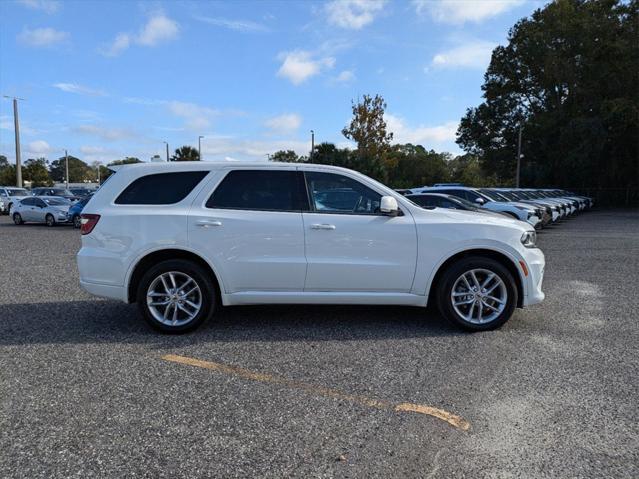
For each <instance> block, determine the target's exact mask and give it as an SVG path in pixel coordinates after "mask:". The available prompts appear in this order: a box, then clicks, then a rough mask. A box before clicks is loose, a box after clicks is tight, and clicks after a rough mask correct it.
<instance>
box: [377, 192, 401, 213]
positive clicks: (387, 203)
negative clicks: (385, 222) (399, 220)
mask: <svg viewBox="0 0 639 479" xmlns="http://www.w3.org/2000/svg"><path fill="white" fill-rule="evenodd" d="M379 210H380V211H381V212H382V214H384V215H388V216H397V215H398V214H399V205H398V204H397V200H396V199H395V198H393V197H392V196H382V201H381V202H380V205H379Z"/></svg>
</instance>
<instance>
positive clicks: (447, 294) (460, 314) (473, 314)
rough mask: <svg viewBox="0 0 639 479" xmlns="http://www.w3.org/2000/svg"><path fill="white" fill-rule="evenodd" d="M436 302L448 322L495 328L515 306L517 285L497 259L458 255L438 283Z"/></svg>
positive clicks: (471, 327) (480, 327)
mask: <svg viewBox="0 0 639 479" xmlns="http://www.w3.org/2000/svg"><path fill="white" fill-rule="evenodd" d="M437 302H438V306H439V310H440V311H441V313H442V314H443V315H444V316H445V317H446V319H448V320H449V321H451V322H452V323H454V324H456V325H457V326H460V327H462V328H464V329H466V330H469V331H487V330H490V329H495V328H498V327H499V326H501V325H503V324H504V323H505V322H506V321H508V320H509V319H510V317H511V316H512V314H513V312H514V311H515V307H516V306H517V285H516V284H515V280H514V279H513V276H512V274H510V272H509V271H508V269H507V268H506V267H504V266H503V265H502V264H501V263H500V262H498V261H496V260H494V259H491V258H484V257H481V256H477V257H467V258H462V259H461V260H460V261H458V262H457V263H455V264H453V265H452V266H451V267H449V268H448V269H447V270H446V271H445V272H444V275H443V277H442V278H441V281H440V283H439V288H438V291H437Z"/></svg>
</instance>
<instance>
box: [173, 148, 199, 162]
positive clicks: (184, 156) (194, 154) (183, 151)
mask: <svg viewBox="0 0 639 479" xmlns="http://www.w3.org/2000/svg"><path fill="white" fill-rule="evenodd" d="M171 160H172V161H199V160H200V154H199V152H198V151H197V149H196V148H193V147H192V146H188V145H184V146H182V147H180V148H177V149H176V150H175V153H174V154H173V156H172V157H171Z"/></svg>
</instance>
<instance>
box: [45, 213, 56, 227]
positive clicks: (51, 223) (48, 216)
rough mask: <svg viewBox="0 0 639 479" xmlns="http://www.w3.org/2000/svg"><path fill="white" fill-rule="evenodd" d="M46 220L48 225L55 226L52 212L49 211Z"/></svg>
mask: <svg viewBox="0 0 639 479" xmlns="http://www.w3.org/2000/svg"><path fill="white" fill-rule="evenodd" d="M44 222H45V223H46V225H47V226H55V218H54V217H53V215H52V214H51V213H48V214H47V216H45V217H44Z"/></svg>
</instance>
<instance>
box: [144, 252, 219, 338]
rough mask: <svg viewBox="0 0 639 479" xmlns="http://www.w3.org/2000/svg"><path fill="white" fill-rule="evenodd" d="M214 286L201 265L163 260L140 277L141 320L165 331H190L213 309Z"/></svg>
mask: <svg viewBox="0 0 639 479" xmlns="http://www.w3.org/2000/svg"><path fill="white" fill-rule="evenodd" d="M215 292H216V289H215V285H214V283H213V281H212V279H211V277H210V275H209V274H208V273H207V271H206V270H204V268H202V267H201V266H200V265H198V264H197V263H194V262H192V261H188V260H181V259H176V260H167V261H162V262H161V263H158V264H156V265H155V266H153V267H151V268H150V269H149V270H148V271H147V272H146V273H145V274H144V276H143V277H142V279H141V280H140V283H139V285H138V290H137V303H138V308H139V309H140V312H141V313H142V316H143V317H144V319H145V320H146V321H147V322H148V323H149V324H150V325H151V326H152V327H154V328H155V329H158V330H160V331H163V332H166V333H184V332H187V331H191V330H193V329H195V328H197V327H198V326H200V325H201V324H202V323H204V322H205V321H206V320H207V319H209V318H210V317H211V316H212V315H213V312H214V310H215V303H216V294H215Z"/></svg>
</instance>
